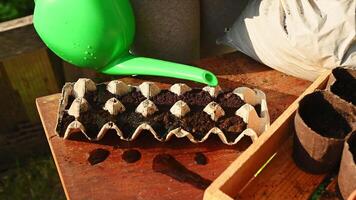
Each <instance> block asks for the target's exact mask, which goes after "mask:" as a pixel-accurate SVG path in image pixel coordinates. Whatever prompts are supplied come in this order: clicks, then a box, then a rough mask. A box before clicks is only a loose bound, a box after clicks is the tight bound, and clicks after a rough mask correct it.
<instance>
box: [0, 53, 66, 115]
mask: <svg viewBox="0 0 356 200" xmlns="http://www.w3.org/2000/svg"><path fill="white" fill-rule="evenodd" d="M2 63H3V68H4V71H5V72H6V74H7V76H8V77H10V79H9V81H10V83H11V86H12V87H11V88H13V89H14V90H15V91H16V92H18V94H19V96H20V98H21V101H22V102H23V104H24V108H25V110H24V112H26V114H27V116H28V118H29V120H30V121H32V122H35V121H37V119H38V115H37V111H36V107H35V99H36V97H38V96H43V95H47V94H51V93H55V92H59V91H60V89H59V87H58V85H57V82H56V76H55V75H54V73H53V69H52V66H51V63H50V61H49V58H48V55H47V51H46V49H45V48H42V49H38V50H36V51H32V52H28V53H24V54H22V55H21V57H20V58H19V57H11V58H8V59H4V60H3V61H2ZM9 89H10V88H9Z"/></svg>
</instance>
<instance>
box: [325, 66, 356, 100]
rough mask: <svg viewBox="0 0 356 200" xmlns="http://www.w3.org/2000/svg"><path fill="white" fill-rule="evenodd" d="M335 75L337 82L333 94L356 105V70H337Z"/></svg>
mask: <svg viewBox="0 0 356 200" xmlns="http://www.w3.org/2000/svg"><path fill="white" fill-rule="evenodd" d="M333 75H334V77H335V79H336V81H335V83H334V84H333V85H332V86H331V88H330V89H331V92H333V93H334V94H336V95H338V96H339V97H341V98H342V99H345V100H346V101H348V102H351V103H352V104H354V105H356V70H351V69H348V70H346V69H343V68H336V69H334V70H333Z"/></svg>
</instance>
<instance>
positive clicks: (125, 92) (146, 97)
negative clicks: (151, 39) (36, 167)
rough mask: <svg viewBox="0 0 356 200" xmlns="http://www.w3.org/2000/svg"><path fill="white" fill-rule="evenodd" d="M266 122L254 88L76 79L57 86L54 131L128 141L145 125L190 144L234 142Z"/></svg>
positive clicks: (262, 102) (66, 135)
mask: <svg viewBox="0 0 356 200" xmlns="http://www.w3.org/2000/svg"><path fill="white" fill-rule="evenodd" d="M269 125H270V119H269V113H268V108H267V102H266V96H265V94H264V93H263V92H262V91H261V90H257V89H250V88H247V87H238V88H236V89H235V90H232V91H223V90H222V89H221V88H220V87H209V86H207V87H204V88H200V89H197V88H194V89H192V88H190V87H189V86H187V85H186V84H181V83H177V84H174V85H172V86H171V87H170V89H169V90H161V89H160V88H159V87H158V86H157V85H155V84H154V83H151V82H144V83H142V84H141V85H139V86H132V85H128V84H126V83H124V82H122V81H118V80H115V81H111V82H109V83H102V84H95V83H94V82H93V81H92V80H90V79H79V80H78V81H77V82H75V83H66V84H65V85H64V87H63V89H62V96H61V99H60V105H59V114H58V120H57V126H56V133H57V134H58V135H59V136H61V137H63V138H64V139H70V137H71V135H72V134H75V133H79V134H80V133H82V134H83V135H84V136H85V138H87V139H88V140H90V141H99V140H101V139H102V138H103V137H104V136H105V135H106V134H107V133H108V131H109V130H112V131H114V132H115V133H116V134H117V135H118V136H119V138H120V139H121V140H125V141H132V140H135V139H136V138H137V137H138V136H139V135H140V133H142V132H143V131H144V130H147V131H149V132H150V133H151V134H152V135H153V137H155V138H156V139H157V140H158V141H161V142H164V141H168V140H169V139H170V138H172V136H175V137H177V138H184V137H187V138H188V139H189V140H190V141H191V142H193V143H200V142H204V141H205V140H206V139H207V138H209V136H210V135H211V134H217V135H218V136H219V138H220V139H221V141H222V142H223V143H224V144H227V145H233V144H236V143H237V142H239V141H240V140H241V139H242V138H243V137H244V136H248V137H250V138H251V139H252V141H255V140H256V139H257V138H258V136H259V135H260V134H262V133H263V132H264V131H265V130H266V128H267V127H268V126H269ZM112 131H110V132H112Z"/></svg>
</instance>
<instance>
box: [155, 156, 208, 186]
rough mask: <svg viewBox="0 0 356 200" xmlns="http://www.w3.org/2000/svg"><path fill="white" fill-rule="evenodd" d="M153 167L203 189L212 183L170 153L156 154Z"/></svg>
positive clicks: (156, 170)
mask: <svg viewBox="0 0 356 200" xmlns="http://www.w3.org/2000/svg"><path fill="white" fill-rule="evenodd" d="M152 169H153V171H155V172H158V173H162V174H165V175H167V176H169V177H171V178H173V179H175V180H177V181H179V182H184V183H188V184H190V185H193V186H194V187H196V188H198V189H201V190H205V189H206V188H207V187H208V186H209V185H210V184H211V181H210V180H208V179H205V178H203V177H201V176H200V175H199V174H197V173H195V172H193V171H191V170H189V169H187V168H186V167H185V166H184V165H182V164H181V163H180V162H178V161H177V160H176V159H175V158H174V157H173V156H171V155H169V154H159V155H157V156H155V158H154V159H153V164H152Z"/></svg>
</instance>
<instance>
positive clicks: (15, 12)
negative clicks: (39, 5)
mask: <svg viewBox="0 0 356 200" xmlns="http://www.w3.org/2000/svg"><path fill="white" fill-rule="evenodd" d="M33 8H34V0H2V1H1V2H0V22H2V21H7V20H11V19H15V18H18V17H23V16H26V15H30V14H32V13H33Z"/></svg>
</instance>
